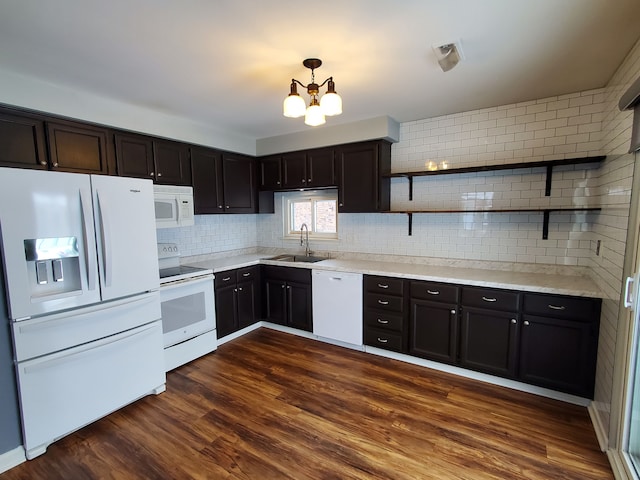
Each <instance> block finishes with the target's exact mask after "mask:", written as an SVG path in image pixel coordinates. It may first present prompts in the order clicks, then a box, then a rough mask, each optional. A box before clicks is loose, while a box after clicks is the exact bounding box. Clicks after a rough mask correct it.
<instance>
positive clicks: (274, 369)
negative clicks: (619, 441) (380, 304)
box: [0, 328, 613, 480]
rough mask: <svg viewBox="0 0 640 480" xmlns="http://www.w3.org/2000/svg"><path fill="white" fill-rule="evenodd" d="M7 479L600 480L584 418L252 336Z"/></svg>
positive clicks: (399, 368)
mask: <svg viewBox="0 0 640 480" xmlns="http://www.w3.org/2000/svg"><path fill="white" fill-rule="evenodd" d="M0 478H2V480H4V479H7V480H11V479H30V480H34V479H35V480H38V479H73V480H76V479H94V478H95V479H103V478H113V479H132V478H158V479H183V478H198V479H200V478H203V479H204V478H211V479H296V480H301V479H394V480H396V479H397V480H401V479H473V480H476V479H545V480H549V479H580V480H585V479H612V478H613V475H612V473H611V469H610V467H609V464H608V462H607V458H606V456H605V455H604V454H603V453H602V452H600V450H599V448H598V445H597V442H596V438H595V434H594V432H593V428H592V426H591V423H590V421H589V417H588V414H587V411H586V409H585V408H582V407H578V406H574V405H569V404H565V403H562V402H558V401H554V400H549V399H546V398H542V397H538V396H535V395H530V394H526V393H522V392H516V391H513V390H509V389H506V388H501V387H496V386H491V385H486V384H483V383H480V382H476V381H472V380H467V379H461V378H458V377H455V376H451V375H448V374H444V373H440V372H436V371H433V370H429V369H426V368H422V367H417V366H413V365H408V364H405V363H402V362H398V361H394V360H389V359H386V358H381V357H377V356H374V355H370V354H366V353H362V352H356V351H352V350H348V349H343V348H340V347H335V346H332V345H328V344H325V343H321V342H316V341H313V340H307V339H304V338H299V337H296V336H292V335H288V334H285V333H281V332H276V331H272V330H268V329H264V328H263V329H260V330H256V331H254V332H251V333H250V334H248V335H245V336H244V337H241V338H239V339H236V340H234V341H232V342H229V343H227V344H225V345H222V346H221V347H219V348H218V350H217V352H216V353H215V354H212V355H208V356H206V357H204V358H201V359H199V360H196V361H194V362H192V363H190V364H188V365H185V366H183V367H180V368H178V369H176V370H174V371H172V372H170V373H169V374H168V376H167V391H166V392H165V393H163V394H161V395H159V396H152V397H146V398H144V399H142V400H140V401H138V402H135V403H134V404H132V405H130V406H128V407H126V408H124V409H122V410H120V411H118V412H116V413H113V414H111V415H109V416H108V417H106V418H104V419H102V420H100V421H98V422H96V423H94V424H92V425H90V426H88V427H86V428H84V429H82V430H80V431H78V432H76V433H74V434H72V435H69V436H67V437H65V438H63V439H62V440H59V441H58V442H56V443H54V444H52V445H51V446H50V447H49V449H48V451H47V453H45V454H44V455H42V456H40V457H37V458H36V459H34V460H31V461H28V462H26V463H24V464H22V465H19V466H18V467H16V468H14V469H12V470H10V471H8V472H6V473H4V474H3V475H0Z"/></svg>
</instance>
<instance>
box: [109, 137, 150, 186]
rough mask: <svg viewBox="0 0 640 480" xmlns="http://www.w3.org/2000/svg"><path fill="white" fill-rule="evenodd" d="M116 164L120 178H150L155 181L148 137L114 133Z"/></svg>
mask: <svg viewBox="0 0 640 480" xmlns="http://www.w3.org/2000/svg"><path fill="white" fill-rule="evenodd" d="M113 138H114V141H115V145H116V162H117V165H118V175H119V176H121V177H135V178H150V179H152V180H155V173H156V172H155V168H154V166H153V144H152V141H151V139H150V138H149V137H145V136H144V135H133V134H123V133H116V134H115V135H114V136H113Z"/></svg>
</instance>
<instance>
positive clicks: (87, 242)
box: [80, 189, 97, 290]
mask: <svg viewBox="0 0 640 480" xmlns="http://www.w3.org/2000/svg"><path fill="white" fill-rule="evenodd" d="M88 198H89V193H88V192H87V191H85V190H83V189H80V210H81V211H82V236H83V240H84V264H85V266H86V269H87V289H88V290H95V288H96V275H97V271H96V270H97V265H96V263H95V260H94V259H95V257H96V254H95V251H94V250H93V247H94V245H95V241H94V239H93V238H90V237H89V231H90V230H91V229H90V228H89V226H88V223H87V222H89V221H93V210H92V209H91V205H90V204H89V203H88V202H89V200H88ZM87 212H89V214H88V215H87Z"/></svg>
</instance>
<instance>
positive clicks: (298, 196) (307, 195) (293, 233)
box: [282, 189, 339, 241]
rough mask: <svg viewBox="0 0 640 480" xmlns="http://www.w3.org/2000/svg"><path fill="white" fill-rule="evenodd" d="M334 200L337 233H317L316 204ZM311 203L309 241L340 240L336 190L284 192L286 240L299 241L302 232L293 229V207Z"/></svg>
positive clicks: (284, 232) (283, 209)
mask: <svg viewBox="0 0 640 480" xmlns="http://www.w3.org/2000/svg"><path fill="white" fill-rule="evenodd" d="M327 200H333V201H334V202H335V204H336V231H335V233H326V232H316V231H315V228H314V226H315V219H314V218H313V217H314V215H315V208H314V203H315V202H318V201H327ZM302 201H311V202H312V205H311V216H312V220H311V225H309V239H311V240H329V241H331V240H334V241H335V240H338V228H339V226H338V191H337V190H336V189H327V190H308V191H296V192H284V193H283V195H282V212H283V215H282V217H283V222H282V223H283V229H284V231H283V236H284V238H285V239H299V238H300V235H301V233H302V232H301V231H300V230H293V229H292V214H291V213H292V212H291V205H292V204H293V203H296V202H302Z"/></svg>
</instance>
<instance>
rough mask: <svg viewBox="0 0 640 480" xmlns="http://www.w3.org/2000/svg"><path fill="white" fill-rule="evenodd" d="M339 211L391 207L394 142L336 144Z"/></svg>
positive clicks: (385, 208)
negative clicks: (392, 146) (390, 175)
mask: <svg viewBox="0 0 640 480" xmlns="http://www.w3.org/2000/svg"><path fill="white" fill-rule="evenodd" d="M335 163H336V174H337V181H338V211H339V212H340V213H366V212H381V211H387V210H389V206H390V199H391V196H390V186H391V184H390V179H389V178H385V177H383V175H384V174H388V173H389V172H390V171H391V144H390V143H389V142H387V141H385V140H376V141H370V142H361V143H353V144H348V145H342V146H339V147H336V160H335Z"/></svg>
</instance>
